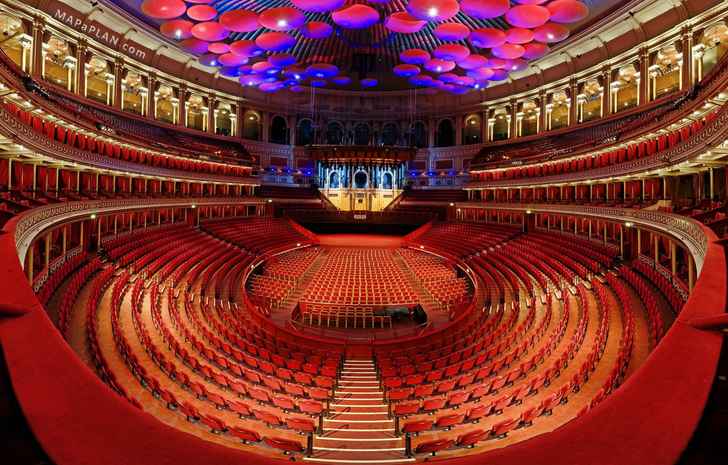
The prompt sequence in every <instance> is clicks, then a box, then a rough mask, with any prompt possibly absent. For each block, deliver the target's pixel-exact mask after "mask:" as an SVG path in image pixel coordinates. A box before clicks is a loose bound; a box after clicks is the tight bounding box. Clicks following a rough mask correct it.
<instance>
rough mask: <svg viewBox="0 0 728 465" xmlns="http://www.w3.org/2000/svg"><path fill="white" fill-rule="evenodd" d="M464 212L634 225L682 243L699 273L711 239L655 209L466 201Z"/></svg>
mask: <svg viewBox="0 0 728 465" xmlns="http://www.w3.org/2000/svg"><path fill="white" fill-rule="evenodd" d="M455 208H457V209H458V210H460V212H459V213H458V214H457V216H459V217H462V215H463V210H464V209H473V208H475V209H478V208H480V209H487V210H507V211H518V212H527V211H530V212H532V213H552V214H566V215H575V216H588V217H592V218H599V219H602V220H608V221H615V222H620V223H627V222H630V223H632V224H634V225H635V226H643V227H645V228H648V229H652V230H656V231H660V232H662V233H664V234H667V235H670V236H672V237H674V238H675V239H677V240H678V241H679V242H680V243H682V244H683V245H684V246H685V247H686V248H687V249H688V250H689V251H690V254H691V255H692V256H693V259H694V260H695V265H696V269H697V271H698V273H700V271H701V270H702V268H703V262H704V259H705V255H706V253H707V250H708V238H707V237H706V235H705V231H704V228H703V226H702V225H701V224H700V223H699V222H697V221H695V220H693V219H691V218H687V217H685V216H680V215H676V214H673V213H664V212H659V211H654V210H636V209H630V208H610V207H592V206H581V205H559V204H541V203H534V204H525V203H475V202H463V203H458V204H456V206H455Z"/></svg>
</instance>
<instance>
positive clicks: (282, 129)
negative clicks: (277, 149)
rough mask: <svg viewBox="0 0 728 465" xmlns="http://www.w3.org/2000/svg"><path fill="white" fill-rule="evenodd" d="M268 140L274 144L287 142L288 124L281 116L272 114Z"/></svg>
mask: <svg viewBox="0 0 728 465" xmlns="http://www.w3.org/2000/svg"><path fill="white" fill-rule="evenodd" d="M270 141H271V142H273V143H274V144H287V143H288V125H287V124H286V120H285V118H283V117H282V116H274V117H273V119H272V120H271V123H270Z"/></svg>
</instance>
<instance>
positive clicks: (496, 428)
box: [491, 418, 518, 438]
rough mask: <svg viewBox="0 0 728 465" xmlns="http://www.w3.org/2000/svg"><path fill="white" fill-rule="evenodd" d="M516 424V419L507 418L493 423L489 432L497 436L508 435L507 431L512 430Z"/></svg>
mask: <svg viewBox="0 0 728 465" xmlns="http://www.w3.org/2000/svg"><path fill="white" fill-rule="evenodd" d="M517 426H518V420H514V419H513V418H509V419H507V420H503V421H501V422H499V423H496V424H495V425H493V429H492V430H491V434H492V435H493V436H495V437H497V438H504V437H506V436H507V435H508V432H509V431H512V430H513V429H515V428H516V427H517Z"/></svg>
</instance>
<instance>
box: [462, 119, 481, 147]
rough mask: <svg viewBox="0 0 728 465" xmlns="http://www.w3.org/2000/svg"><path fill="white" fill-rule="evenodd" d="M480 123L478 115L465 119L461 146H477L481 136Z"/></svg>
mask: <svg viewBox="0 0 728 465" xmlns="http://www.w3.org/2000/svg"><path fill="white" fill-rule="evenodd" d="M481 127H482V122H481V118H480V116H478V115H470V116H468V117H467V118H465V127H464V128H463V144H479V143H480V142H482V141H481V134H482V129H481Z"/></svg>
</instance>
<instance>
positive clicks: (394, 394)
mask: <svg viewBox="0 0 728 465" xmlns="http://www.w3.org/2000/svg"><path fill="white" fill-rule="evenodd" d="M413 392H414V390H413V389H412V388H405V389H393V390H391V391H389V392H387V398H388V399H389V400H390V401H397V400H405V399H409V398H410V396H411V395H412V393H413Z"/></svg>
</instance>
